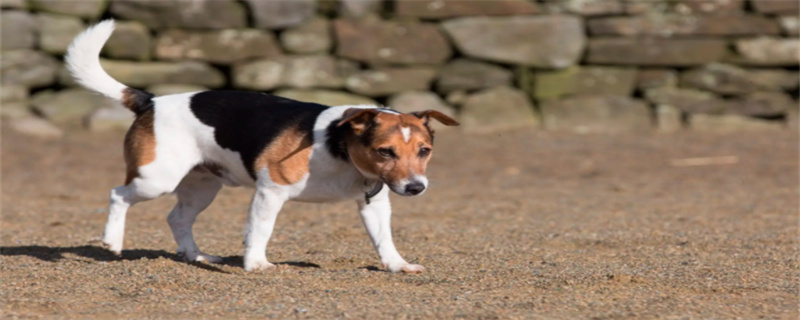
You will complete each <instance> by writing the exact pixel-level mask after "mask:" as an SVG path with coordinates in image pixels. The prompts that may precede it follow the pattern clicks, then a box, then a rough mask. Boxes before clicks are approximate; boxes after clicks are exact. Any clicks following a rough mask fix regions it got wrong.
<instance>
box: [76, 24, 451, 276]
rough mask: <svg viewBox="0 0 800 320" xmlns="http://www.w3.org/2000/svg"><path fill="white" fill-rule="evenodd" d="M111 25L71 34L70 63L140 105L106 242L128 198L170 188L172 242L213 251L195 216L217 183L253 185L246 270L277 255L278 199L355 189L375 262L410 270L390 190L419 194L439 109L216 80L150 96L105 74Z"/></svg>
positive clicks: (337, 195) (114, 241) (118, 234)
mask: <svg viewBox="0 0 800 320" xmlns="http://www.w3.org/2000/svg"><path fill="white" fill-rule="evenodd" d="M113 31H114V21H113V20H105V21H102V22H100V23H98V24H96V25H94V26H92V27H90V28H88V29H87V30H86V31H84V32H83V33H82V34H80V35H78V36H77V37H76V38H75V40H74V41H73V42H72V44H71V45H70V47H69V49H68V50H67V55H66V57H65V61H66V65H67V68H68V69H69V71H70V72H71V73H72V75H73V77H75V79H76V80H77V81H78V83H80V84H81V85H82V86H84V87H86V88H87V89H89V90H92V91H95V92H97V93H100V94H102V95H104V96H106V97H109V98H111V99H114V100H117V101H119V102H121V104H122V105H123V106H124V107H126V108H128V109H130V110H131V111H133V112H134V113H135V114H136V119H135V120H134V122H133V124H132V125H131V127H130V129H129V130H128V132H127V135H126V136H125V143H124V157H125V164H126V166H127V171H126V178H125V184H124V185H122V186H119V187H116V188H114V189H112V190H111V201H110V205H109V213H108V222H107V223H106V226H105V232H104V234H103V240H102V241H103V245H104V246H105V247H106V248H107V249H108V250H110V251H111V252H113V253H115V254H121V252H122V243H123V236H124V232H125V216H126V213H127V211H128V208H129V207H130V206H132V205H134V204H136V203H140V202H143V201H147V200H151V199H155V198H157V197H159V196H162V195H165V194H169V193H175V194H176V195H177V198H178V203H177V204H176V205H175V208H174V209H172V211H171V212H170V213H169V216H168V217H167V222H168V223H169V226H170V229H171V230H172V234H173V236H174V238H175V242H177V244H178V249H177V252H178V254H179V255H181V256H182V257H183V258H184V259H186V260H188V261H205V262H210V263H219V262H221V258H219V257H216V256H212V255H208V254H206V253H203V252H202V251H200V249H199V248H198V247H197V244H196V243H195V241H194V236H193V235H192V225H193V224H194V222H195V219H196V218H197V215H199V214H200V212H202V211H203V210H204V209H206V208H207V207H208V206H209V205H210V204H211V202H212V201H213V200H214V197H215V196H216V195H217V192H218V191H219V190H220V189H221V188H222V186H223V185H227V186H246V187H251V188H254V189H255V192H254V194H253V199H252V202H251V205H250V210H249V213H248V218H247V228H246V233H245V239H244V246H245V249H244V270H245V271H259V270H265V269H268V268H271V267H274V265H273V264H271V263H270V262H269V261H268V260H267V256H266V250H267V242H268V241H269V238H270V236H271V235H272V230H273V227H274V225H275V219H276V218H277V216H278V212H279V211H280V209H281V207H282V206H283V204H284V203H285V202H286V201H290V200H293V201H302V202H317V203H320V202H334V201H342V200H355V202H356V203H357V204H358V211H359V213H360V214H361V218H362V220H363V222H364V226H365V227H366V229H367V233H368V234H369V236H370V238H371V240H372V243H373V245H374V247H375V250H376V251H377V252H378V255H379V257H380V260H381V264H382V265H383V267H384V268H386V269H387V270H388V271H390V272H407V273H418V272H422V271H423V270H424V267H422V266H420V265H416V264H411V263H408V262H407V261H406V260H405V259H403V257H402V256H401V255H400V253H399V252H398V251H397V249H396V248H395V246H394V242H393V241H392V231H391V227H390V218H391V214H392V209H391V206H390V203H389V191H388V190H387V188H384V185H386V186H388V189H390V190H391V191H393V192H395V193H397V194H399V195H402V196H415V195H420V194H422V193H423V192H425V190H426V189H427V187H428V179H427V178H426V177H425V171H426V167H427V163H428V161H429V160H430V159H431V156H432V155H433V135H434V132H433V130H432V129H431V127H430V123H429V121H430V120H431V119H434V120H437V121H439V122H441V123H443V124H445V125H448V126H457V125H458V124H459V123H458V122H457V121H456V120H454V119H452V118H451V117H449V116H447V115H445V114H443V113H441V112H437V111H430V110H428V111H421V112H414V113H400V112H397V111H393V110H390V109H386V108H379V107H377V106H371V105H352V106H335V107H331V106H325V105H321V104H315V103H306V102H300V101H295V100H290V99H286V98H282V97H278V96H273V95H269V94H266V93H260V92H249V91H226V90H212V91H200V92H191V93H182V94H173V95H166V96H160V97H155V96H154V95H153V94H150V93H148V92H145V91H142V90H138V89H135V88H130V87H128V86H126V85H124V84H122V83H120V82H119V81H117V80H115V79H114V78H112V77H111V76H110V75H109V74H108V73H106V71H105V70H103V67H102V66H101V64H100V57H99V56H100V50H101V49H102V48H103V46H104V45H105V43H106V41H107V40H108V38H109V37H110V36H111V33H112V32H113Z"/></svg>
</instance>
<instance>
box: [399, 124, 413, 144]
mask: <svg viewBox="0 0 800 320" xmlns="http://www.w3.org/2000/svg"><path fill="white" fill-rule="evenodd" d="M400 132H402V133H403V140H405V141H406V142H408V140H409V139H411V129H409V128H408V127H402V128H400Z"/></svg>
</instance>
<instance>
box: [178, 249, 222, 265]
mask: <svg viewBox="0 0 800 320" xmlns="http://www.w3.org/2000/svg"><path fill="white" fill-rule="evenodd" d="M178 255H179V256H181V257H182V258H183V260H184V261H195V262H208V263H222V258H220V257H217V256H212V255H210V254H205V253H203V252H201V251H197V252H191V253H190V252H180V251H178Z"/></svg>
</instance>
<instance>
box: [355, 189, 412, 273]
mask: <svg viewBox="0 0 800 320" xmlns="http://www.w3.org/2000/svg"><path fill="white" fill-rule="evenodd" d="M388 189H389V188H383V190H382V191H381V192H380V193H378V194H377V195H375V197H373V198H372V199H370V203H369V204H367V202H366V201H364V199H359V200H358V201H356V202H357V203H358V211H359V213H360V214H361V220H363V221H364V226H365V227H366V228H367V233H369V237H370V238H371V239H372V244H373V245H374V246H375V251H378V255H379V256H380V257H381V263H382V264H383V266H384V267H386V268H387V269H389V271H390V272H400V271H402V272H407V273H419V272H422V270H425V268H424V267H422V266H421V265H417V264H410V263H408V262H406V260H405V259H403V257H401V256H400V253H399V252H397V249H396V248H395V247H394V242H393V241H392V228H391V218H392V206H391V204H390V203H389V190H388Z"/></svg>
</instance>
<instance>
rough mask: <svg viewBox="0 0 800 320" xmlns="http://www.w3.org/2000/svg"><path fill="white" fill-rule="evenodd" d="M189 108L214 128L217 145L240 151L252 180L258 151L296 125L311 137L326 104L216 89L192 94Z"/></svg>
mask: <svg viewBox="0 0 800 320" xmlns="http://www.w3.org/2000/svg"><path fill="white" fill-rule="evenodd" d="M190 108H191V110H192V112H193V113H194V115H195V116H196V117H197V118H198V119H200V122H202V123H204V124H205V125H207V126H210V127H213V128H214V139H215V140H216V141H217V144H219V145H220V146H221V147H223V148H225V149H230V150H233V151H236V152H239V154H240V155H241V157H242V161H244V166H245V168H247V172H248V173H250V176H251V177H252V178H253V180H255V179H256V173H255V171H254V164H255V161H256V159H257V158H258V156H259V155H260V154H261V152H262V151H263V150H264V149H265V148H267V146H269V145H270V144H271V143H272V142H273V141H274V140H275V139H276V138H277V137H278V136H279V135H280V134H281V133H282V132H284V131H285V130H287V129H289V128H292V127H295V126H296V127H298V128H299V130H300V131H301V132H303V133H306V134H309V135H312V137H313V134H314V123H315V122H316V120H317V117H318V116H319V114H320V113H322V112H323V111H325V109H327V108H328V107H327V106H324V105H321V104H316V103H308V102H301V101H295V100H291V99H286V98H282V97H278V96H273V95H270V94H266V93H259V92H249V91H231V90H215V91H205V92H200V93H198V94H195V95H194V96H192V99H191V102H190Z"/></svg>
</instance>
